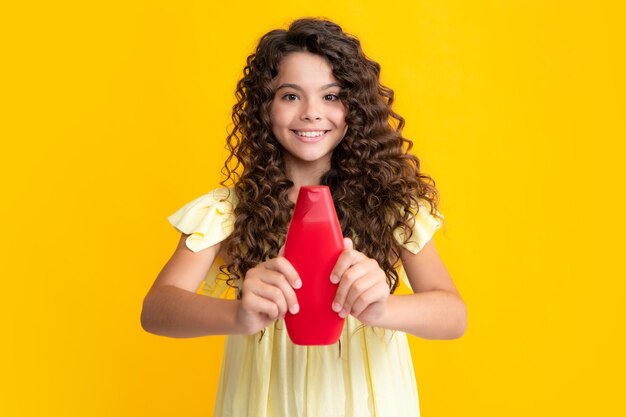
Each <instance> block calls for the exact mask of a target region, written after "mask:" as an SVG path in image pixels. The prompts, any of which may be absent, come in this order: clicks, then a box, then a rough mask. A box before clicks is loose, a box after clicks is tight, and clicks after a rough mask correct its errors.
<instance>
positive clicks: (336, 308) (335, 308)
mask: <svg viewBox="0 0 626 417" xmlns="http://www.w3.org/2000/svg"><path fill="white" fill-rule="evenodd" d="M333 311H334V312H335V313H339V312H340V311H341V305H340V304H339V303H333Z"/></svg>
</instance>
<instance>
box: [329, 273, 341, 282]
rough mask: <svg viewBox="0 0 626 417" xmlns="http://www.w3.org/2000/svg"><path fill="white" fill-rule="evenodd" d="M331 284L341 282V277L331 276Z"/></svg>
mask: <svg viewBox="0 0 626 417" xmlns="http://www.w3.org/2000/svg"><path fill="white" fill-rule="evenodd" d="M330 282H332V283H333V284H336V283H338V282H339V277H338V276H337V275H335V274H331V276H330Z"/></svg>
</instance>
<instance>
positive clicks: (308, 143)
mask: <svg viewBox="0 0 626 417" xmlns="http://www.w3.org/2000/svg"><path fill="white" fill-rule="evenodd" d="M273 83H274V84H273V88H274V91H275V93H274V98H273V100H272V104H271V107H270V119H271V123H272V132H273V133H274V137H275V138H276V139H277V140H278V142H279V143H280V144H281V145H282V147H283V149H284V151H285V152H283V155H284V158H285V164H286V165H287V167H288V168H289V169H290V170H292V169H294V168H295V169H297V168H298V167H305V166H308V167H310V166H311V165H315V166H316V167H318V168H320V169H322V170H328V169H329V168H330V158H331V156H332V152H333V150H334V149H335V147H336V146H337V144H339V142H341V140H342V139H343V137H344V135H345V134H346V131H347V129H348V126H347V125H346V120H345V118H346V108H345V106H344V105H343V103H342V102H341V101H340V100H339V90H340V86H339V83H338V81H337V79H335V77H334V76H333V73H332V70H331V67H330V65H329V63H328V62H327V61H326V60H325V59H324V58H323V57H321V56H319V55H315V54H312V53H309V52H292V53H289V54H288V55H286V56H285V57H283V59H282V60H281V62H280V65H279V71H278V75H277V76H276V78H275V79H274V80H273Z"/></svg>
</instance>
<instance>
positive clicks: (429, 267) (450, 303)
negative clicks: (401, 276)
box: [378, 239, 467, 339]
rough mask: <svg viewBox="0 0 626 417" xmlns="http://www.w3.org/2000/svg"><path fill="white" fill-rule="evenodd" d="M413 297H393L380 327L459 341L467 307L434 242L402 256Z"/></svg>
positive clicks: (427, 337) (429, 242) (465, 319)
mask: <svg viewBox="0 0 626 417" xmlns="http://www.w3.org/2000/svg"><path fill="white" fill-rule="evenodd" d="M401 259H402V265H403V266H404V270H405V271H406V273H407V276H408V278H409V282H410V283H411V287H412V288H413V292H414V294H410V295H391V296H390V297H389V299H388V300H387V309H386V310H385V314H384V315H383V316H382V317H381V318H380V323H379V324H378V325H379V326H380V327H385V328H391V329H397V330H401V331H404V332H407V333H411V334H413V335H415V336H418V337H421V338H424V339H456V338H459V337H461V336H463V334H464V333H465V330H466V328H467V308H466V306H465V302H464V301H463V299H462V298H461V295H460V294H459V292H458V290H457V289H456V286H455V285H454V283H453V281H452V278H451V276H450V274H449V273H448V270H447V269H446V267H445V265H444V263H443V261H442V260H441V258H440V257H439V253H438V252H437V249H436V247H435V243H434V241H433V240H432V239H431V240H429V241H428V243H426V244H425V245H424V247H423V248H422V249H421V250H420V251H419V252H418V253H417V254H413V253H411V252H409V251H408V250H406V249H402V253H401Z"/></svg>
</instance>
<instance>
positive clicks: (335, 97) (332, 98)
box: [324, 94, 339, 101]
mask: <svg viewBox="0 0 626 417" xmlns="http://www.w3.org/2000/svg"><path fill="white" fill-rule="evenodd" d="M324 97H331V99H330V100H329V101H337V100H339V96H337V94H326V95H325V96H324Z"/></svg>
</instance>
